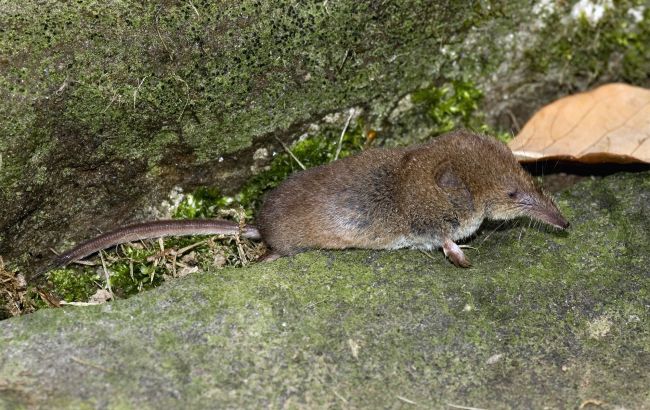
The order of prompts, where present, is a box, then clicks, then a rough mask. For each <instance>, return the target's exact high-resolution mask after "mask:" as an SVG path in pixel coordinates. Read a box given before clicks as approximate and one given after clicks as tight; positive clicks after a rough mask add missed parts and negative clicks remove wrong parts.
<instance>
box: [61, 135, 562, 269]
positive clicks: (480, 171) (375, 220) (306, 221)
mask: <svg viewBox="0 0 650 410" xmlns="http://www.w3.org/2000/svg"><path fill="white" fill-rule="evenodd" d="M521 216H527V217H529V218H532V219H534V220H537V221H541V222H544V223H546V224H549V225H552V226H554V227H556V228H560V229H565V228H567V227H568V226H569V222H567V220H566V219H565V218H564V217H563V216H562V214H561V213H560V211H559V210H558V208H557V206H556V205H555V203H554V202H553V200H552V198H551V197H550V196H549V195H547V194H546V193H544V192H543V191H542V190H541V189H540V188H539V187H537V186H536V185H535V183H534V181H533V179H532V178H531V176H530V175H529V174H528V173H526V171H524V169H523V168H522V167H521V166H520V165H519V163H518V162H517V160H516V159H515V157H514V156H513V155H512V152H511V151H510V149H509V148H508V147H507V146H506V145H505V144H503V143H501V142H499V141H497V140H495V139H494V138H490V137H487V136H483V135H477V134H474V133H471V132H468V131H455V132H451V133H448V134H445V135H443V136H440V137H438V138H435V139H433V140H432V141H431V142H429V143H426V144H422V145H416V146H412V147H407V148H394V149H370V150H367V151H364V152H361V153H360V154H358V155H355V156H353V157H349V158H345V159H341V160H338V161H334V162H332V163H329V164H327V165H322V166H319V167H315V168H311V169H308V170H305V171H302V172H299V173H297V174H294V175H293V176H291V177H289V178H288V179H287V180H286V181H284V182H283V183H282V184H281V185H280V186H278V187H277V188H276V189H274V190H273V191H271V192H269V193H268V195H267V196H266V198H265V201H264V204H263V205H262V208H261V209H260V211H259V214H258V215H257V223H256V225H257V226H252V225H248V226H246V227H244V228H243V230H242V231H241V232H240V227H239V226H238V225H237V224H236V223H234V222H229V221H223V220H218V219H215V220H210V219H203V220H173V221H169V220H163V221H152V222H145V223H141V224H136V225H129V226H125V227H122V228H118V229H116V230H114V231H111V232H108V233H105V234H102V235H100V236H98V237H96V238H94V239H91V240H89V241H87V242H84V243H81V244H80V245H78V246H76V247H75V248H73V249H71V250H69V251H67V252H65V253H63V254H62V255H60V256H59V257H58V258H57V261H56V264H57V265H59V266H60V265H65V264H68V263H70V262H73V261H76V260H79V259H81V258H84V257H86V256H88V255H90V254H92V253H95V252H97V251H99V250H100V249H104V248H107V247H110V246H114V245H116V244H118V243H123V242H128V241H133V240H138V239H146V238H156V237H161V236H174V235H175V236H179V235H199V234H236V233H240V234H241V235H242V236H243V237H247V238H253V239H257V238H261V239H262V240H263V241H264V242H265V243H266V245H267V246H268V247H269V249H270V252H269V254H268V255H267V256H266V257H265V259H267V260H270V259H275V258H276V257H279V256H286V255H293V254H296V253H299V252H302V251H305V250H308V249H345V248H366V249H398V248H416V249H424V250H431V249H436V248H442V250H443V251H444V254H445V255H446V256H447V257H448V258H449V259H450V260H451V261H452V262H453V263H454V264H455V265H457V266H462V267H467V266H469V265H470V263H469V261H468V260H467V258H466V257H465V255H464V253H463V251H462V250H461V249H460V247H459V246H458V245H457V244H456V242H457V241H459V240H462V239H464V238H467V237H468V236H470V235H472V234H473V233H474V232H476V230H477V229H478V228H479V226H480V225H481V223H482V222H483V220H485V219H492V220H510V219H514V218H517V217H521Z"/></svg>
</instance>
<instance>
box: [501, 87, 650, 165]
mask: <svg viewBox="0 0 650 410" xmlns="http://www.w3.org/2000/svg"><path fill="white" fill-rule="evenodd" d="M508 145H509V146H510V149H512V151H513V152H514V154H515V156H516V157H517V158H518V159H519V160H521V161H537V160H540V159H566V160H573V161H580V162H585V163H602V162H615V163H635V162H645V163H650V90H647V89H645V88H639V87H633V86H631V85H627V84H607V85H603V86H601V87H598V88H596V89H595V90H592V91H589V92H584V93H580V94H576V95H572V96H569V97H565V98H561V99H559V100H557V101H555V102H553V103H551V104H549V105H547V106H545V107H543V108H542V109H541V110H539V111H538V112H537V113H535V115H533V117H532V118H531V119H530V120H529V121H528V122H527V123H526V125H525V126H524V128H523V129H522V130H521V132H520V133H519V134H518V135H517V136H516V137H515V139H513V140H512V141H510V143H509V144H508Z"/></svg>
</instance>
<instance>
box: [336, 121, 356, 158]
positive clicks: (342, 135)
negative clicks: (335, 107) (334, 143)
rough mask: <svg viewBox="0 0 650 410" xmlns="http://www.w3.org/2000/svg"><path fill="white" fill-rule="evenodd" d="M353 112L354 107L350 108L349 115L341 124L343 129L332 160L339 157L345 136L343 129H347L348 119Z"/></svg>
mask: <svg viewBox="0 0 650 410" xmlns="http://www.w3.org/2000/svg"><path fill="white" fill-rule="evenodd" d="M353 114H354V108H350V115H348V119H347V121H345V126H343V131H341V136H340V137H339V145H338V147H336V154H335V155H334V161H336V160H337V159H339V154H341V147H342V146H343V137H344V136H345V131H347V130H348V126H349V125H350V120H351V119H352V115H353Z"/></svg>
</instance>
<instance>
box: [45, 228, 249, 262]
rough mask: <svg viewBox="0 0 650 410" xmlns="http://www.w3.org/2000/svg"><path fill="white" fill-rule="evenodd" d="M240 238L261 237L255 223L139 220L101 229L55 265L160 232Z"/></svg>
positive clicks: (155, 235)
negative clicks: (110, 228) (138, 221)
mask: <svg viewBox="0 0 650 410" xmlns="http://www.w3.org/2000/svg"><path fill="white" fill-rule="evenodd" d="M237 234H240V235H241V236H242V237H243V238H248V239H260V238H261V237H260V233H259V231H258V230H257V228H256V227H254V226H252V225H245V226H244V227H243V228H242V229H241V230H240V227H239V225H237V224H236V223H234V222H231V221H224V220H221V219H178V220H159V221H151V222H142V223H137V224H133V225H127V226H124V227H121V228H117V229H115V230H113V231H110V232H106V233H103V234H101V235H99V236H97V237H95V238H93V239H90V240H88V241H86V242H82V243H80V244H79V245H77V246H75V247H74V248H72V249H70V250H68V251H67V252H65V253H62V254H61V255H59V256H58V257H57V258H56V260H55V261H54V264H53V266H51V267H50V268H54V267H60V266H65V265H67V264H69V263H71V262H74V261H78V260H80V259H83V258H85V257H86V256H88V255H91V254H93V253H95V252H98V251H100V250H102V249H106V248H110V247H111V246H115V245H118V244H121V243H126V242H132V241H139V240H142V239H151V238H160V237H163V236H191V235H237Z"/></svg>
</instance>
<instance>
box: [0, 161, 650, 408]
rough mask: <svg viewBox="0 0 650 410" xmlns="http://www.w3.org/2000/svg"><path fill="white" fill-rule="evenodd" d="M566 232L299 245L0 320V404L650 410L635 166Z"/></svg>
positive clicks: (648, 183)
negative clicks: (418, 246)
mask: <svg viewBox="0 0 650 410" xmlns="http://www.w3.org/2000/svg"><path fill="white" fill-rule="evenodd" d="M558 203H559V205H560V208H561V209H562V210H563V212H564V213H565V214H566V216H567V217H568V218H569V219H570V220H571V223H572V229H571V231H570V232H568V233H559V232H553V231H546V230H543V229H538V228H534V227H532V228H531V227H529V226H527V223H523V224H519V226H509V227H506V228H503V227H501V228H499V229H497V230H494V227H492V228H491V229H490V228H486V229H484V230H483V231H482V233H481V234H479V236H478V237H477V238H475V239H473V240H472V241H471V242H470V243H469V244H470V245H472V246H474V247H476V248H477V250H475V251H472V250H471V249H468V250H467V252H468V256H470V257H471V259H472V262H473V263H474V265H473V267H472V268H470V269H458V268H455V267H453V266H451V264H449V263H448V262H446V261H445V260H443V257H442V256H441V254H439V253H435V254H433V255H431V256H432V258H429V257H427V256H426V255H424V254H423V253H420V252H417V251H393V252H373V251H346V252H310V253H307V254H302V255H299V256H297V257H294V258H284V259H280V260H278V261H276V262H272V263H261V264H256V265H253V266H251V267H249V268H246V269H226V270H222V271H214V272H205V273H201V274H195V275H192V276H190V277H186V278H183V279H179V280H176V281H173V282H169V283H167V284H165V285H164V286H162V287H160V288H158V289H155V290H153V291H150V292H146V293H144V294H141V295H138V296H136V297H133V298H131V299H128V300H121V301H117V302H115V303H110V304H106V305H102V306H95V307H67V308H63V309H52V310H44V311H39V312H37V313H35V314H32V315H28V316H24V317H20V318H14V319H10V320H6V321H4V322H0V352H2V353H1V355H0V406H4V407H5V408H16V407H18V408H20V407H30V408H63V407H66V408H78V407H87V408H93V407H94V408H179V407H183V408H215V407H218V408H223V407H228V408H260V407H273V408H279V407H307V408H323V407H341V408H345V407H352V408H400V407H404V408H407V407H411V406H414V407H418V406H419V407H426V408H445V406H448V407H453V406H471V407H477V408H490V409H496V408H540V409H541V408H577V407H578V406H579V405H580V404H582V403H587V402H588V401H589V400H592V403H596V402H597V401H598V402H602V404H601V405H600V407H599V408H602V409H614V408H629V409H632V408H635V409H636V408H648V407H650V389H649V388H648V386H650V372H648V369H649V368H650V315H649V313H650V312H649V310H650V268H648V267H649V266H650V239H649V237H648V232H650V173H637V174H618V175H613V176H609V177H606V178H604V179H591V180H586V181H583V182H581V183H579V184H578V185H576V186H574V187H573V188H571V189H570V190H569V191H567V192H564V193H562V194H561V195H559V200H558Z"/></svg>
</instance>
